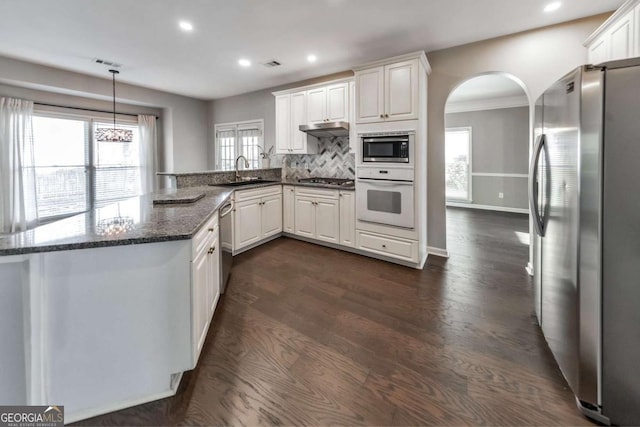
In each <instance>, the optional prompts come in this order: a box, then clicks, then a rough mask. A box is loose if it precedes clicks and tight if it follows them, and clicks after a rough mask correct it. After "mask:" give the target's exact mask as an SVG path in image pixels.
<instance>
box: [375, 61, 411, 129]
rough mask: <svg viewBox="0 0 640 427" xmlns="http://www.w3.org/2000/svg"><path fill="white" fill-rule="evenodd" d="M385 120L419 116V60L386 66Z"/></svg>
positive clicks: (408, 118) (407, 118)
mask: <svg viewBox="0 0 640 427" xmlns="http://www.w3.org/2000/svg"><path fill="white" fill-rule="evenodd" d="M384 69H385V76H384V81H385V120H410V119H417V118H418V69H419V67H418V61H417V60H412V61H404V62H398V63H396V64H391V65H387V66H385V68H384Z"/></svg>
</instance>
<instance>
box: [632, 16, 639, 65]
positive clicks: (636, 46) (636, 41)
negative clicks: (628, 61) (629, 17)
mask: <svg viewBox="0 0 640 427" xmlns="http://www.w3.org/2000/svg"><path fill="white" fill-rule="evenodd" d="M633 13H634V17H633V50H634V52H633V56H634V57H635V56H640V4H638V5H637V6H636V7H635V9H634V10H633Z"/></svg>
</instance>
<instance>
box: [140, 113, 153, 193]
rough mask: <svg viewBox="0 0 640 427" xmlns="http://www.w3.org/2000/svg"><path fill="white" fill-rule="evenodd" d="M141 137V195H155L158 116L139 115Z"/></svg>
mask: <svg viewBox="0 0 640 427" xmlns="http://www.w3.org/2000/svg"><path fill="white" fill-rule="evenodd" d="M138 128H139V135H140V181H141V187H140V190H141V193H142V194H147V193H153V192H154V191H156V190H157V189H158V179H157V177H156V171H157V170H158V150H157V147H156V145H157V131H156V116H147V115H139V116H138Z"/></svg>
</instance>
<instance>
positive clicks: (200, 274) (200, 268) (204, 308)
mask: <svg viewBox="0 0 640 427" xmlns="http://www.w3.org/2000/svg"><path fill="white" fill-rule="evenodd" d="M209 275H210V268H209V253H208V250H207V249H204V250H202V251H200V252H199V253H198V255H197V256H196V258H195V259H194V260H193V262H192V263H191V307H192V310H191V325H192V329H191V330H192V337H191V342H192V346H193V366H195V365H196V364H197V363H198V358H199V357H200V352H201V351H202V346H203V345H204V340H205V338H206V337H207V331H208V329H209V307H208V301H209V299H208V283H209V280H210V278H209Z"/></svg>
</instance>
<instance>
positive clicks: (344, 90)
mask: <svg viewBox="0 0 640 427" xmlns="http://www.w3.org/2000/svg"><path fill="white" fill-rule="evenodd" d="M348 120H349V83H348V82H345V83H338V84H333V85H328V86H321V87H317V88H314V89H311V90H308V91H307V122H308V123H309V124H313V123H323V122H337V121H348Z"/></svg>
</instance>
